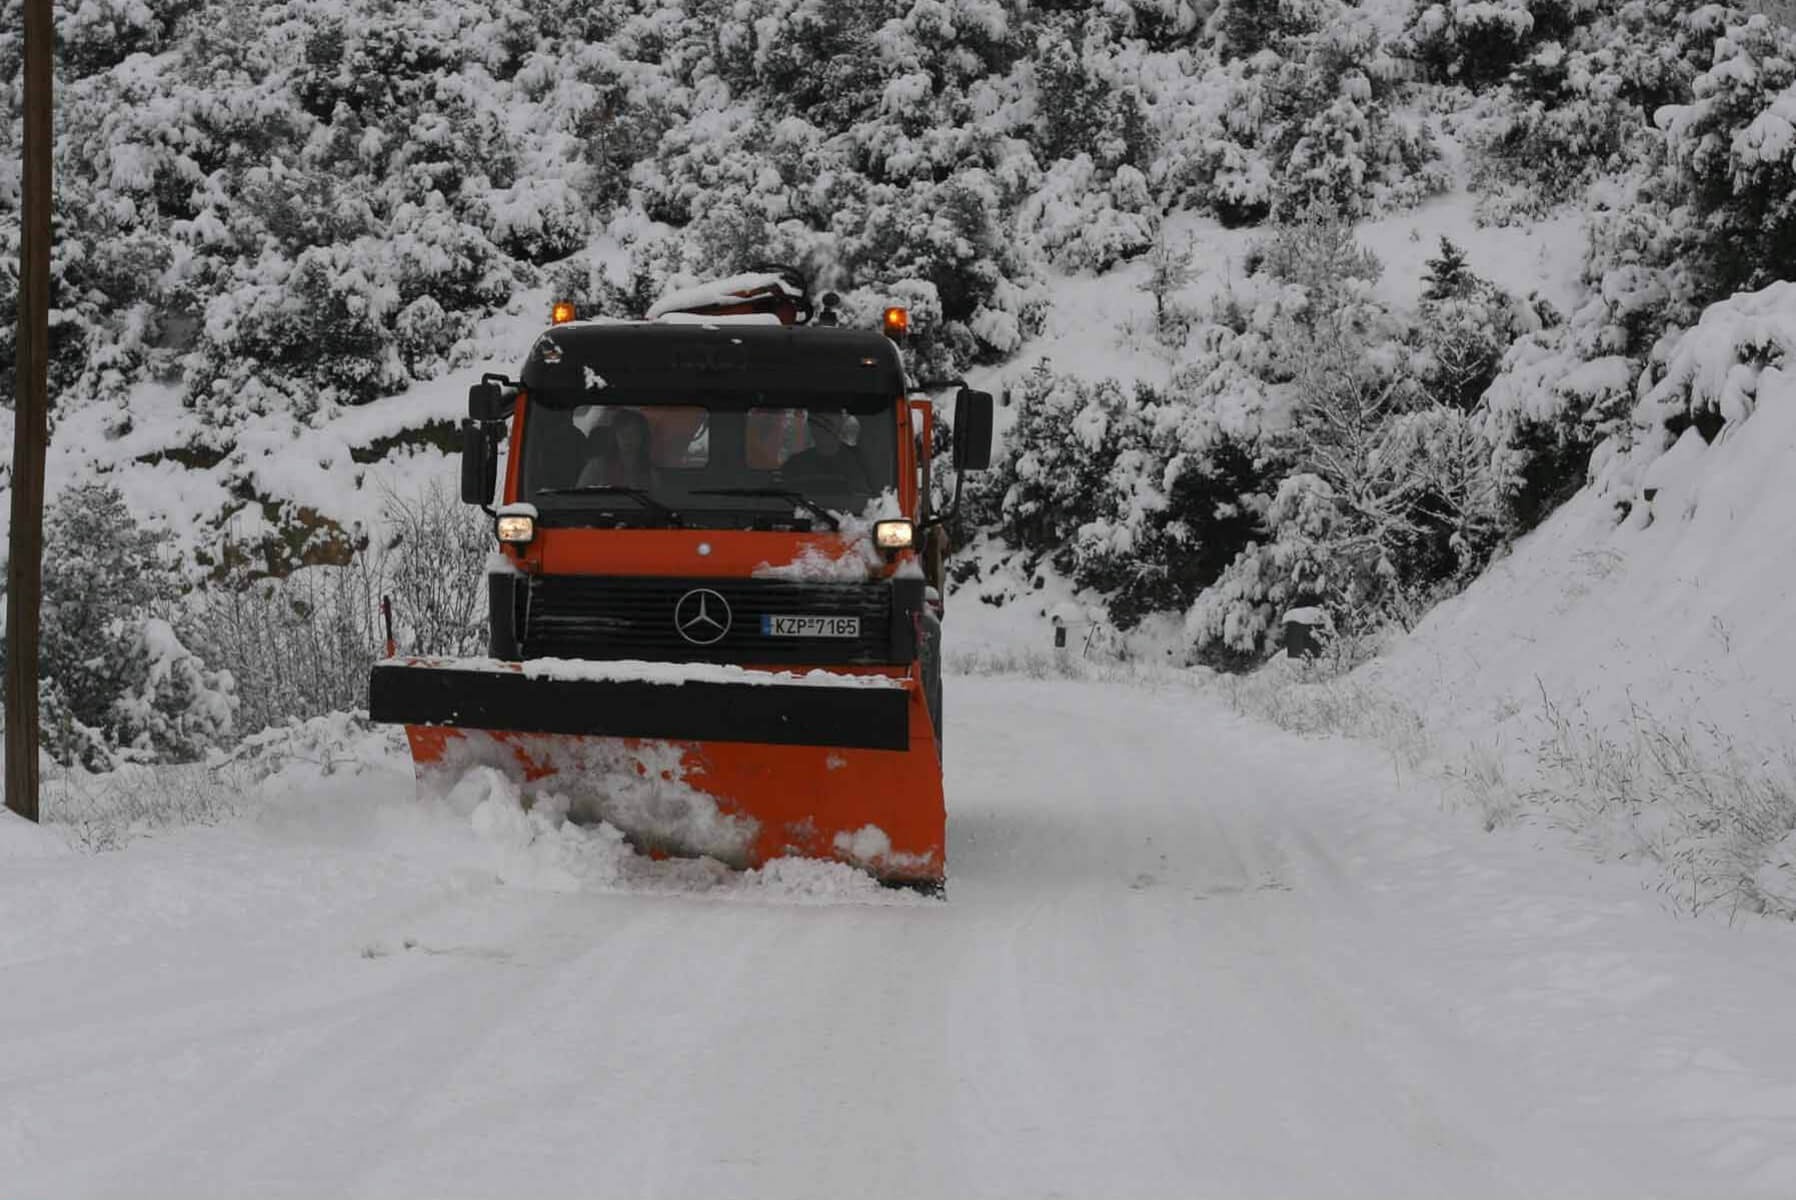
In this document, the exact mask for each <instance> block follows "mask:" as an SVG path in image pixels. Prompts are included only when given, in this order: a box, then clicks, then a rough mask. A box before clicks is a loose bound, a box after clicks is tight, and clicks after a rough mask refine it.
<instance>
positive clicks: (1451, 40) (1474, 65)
mask: <svg viewBox="0 0 1796 1200" xmlns="http://www.w3.org/2000/svg"><path fill="white" fill-rule="evenodd" d="M1593 7H1595V6H1594V5H1593V4H1592V3H1590V0H1445V2H1444V3H1429V2H1428V0H1420V2H1418V3H1417V4H1416V5H1415V8H1414V10H1413V13H1412V15H1411V17H1410V22H1409V26H1408V28H1407V29H1406V30H1405V38H1406V40H1407V42H1408V44H1409V52H1410V54H1411V56H1412V57H1414V58H1415V59H1416V60H1417V61H1418V62H1420V63H1421V64H1422V65H1423V66H1424V68H1426V69H1427V70H1428V71H1429V72H1430V74H1431V75H1433V77H1434V78H1436V79H1440V80H1457V81H1460V82H1463V83H1467V84H1471V85H1473V86H1477V85H1480V84H1487V83H1494V82H1496V81H1497V80H1500V79H1502V78H1504V77H1505V76H1506V75H1508V74H1509V72H1510V70H1511V69H1512V68H1513V67H1514V66H1515V65H1516V64H1517V63H1518V62H1520V61H1521V60H1522V58H1523V57H1524V56H1525V55H1526V53H1527V52H1528V50H1529V48H1530V47H1531V46H1534V45H1539V44H1542V43H1547V42H1555V41H1558V40H1560V39H1563V38H1564V37H1566V36H1567V35H1568V34H1569V33H1571V31H1572V30H1573V28H1574V27H1575V25H1576V24H1577V21H1578V19H1579V18H1580V17H1581V16H1582V15H1583V14H1584V13H1585V12H1587V11H1588V10H1590V9H1591V8H1593Z"/></svg>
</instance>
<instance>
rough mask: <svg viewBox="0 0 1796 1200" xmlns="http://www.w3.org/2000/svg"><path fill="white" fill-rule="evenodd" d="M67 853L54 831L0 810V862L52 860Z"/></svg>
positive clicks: (67, 847)
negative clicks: (9, 860)
mask: <svg viewBox="0 0 1796 1200" xmlns="http://www.w3.org/2000/svg"><path fill="white" fill-rule="evenodd" d="M68 852H69V846H68V843H67V842H64V841H63V840H62V838H60V837H58V836H57V834H56V832H55V831H54V830H51V829H46V828H44V827H43V826H42V825H34V824H32V823H31V822H30V821H27V820H26V819H25V818H24V817H21V816H19V815H18V814H17V813H14V812H12V811H11V810H10V809H4V808H0V860H6V859H15V858H53V857H55V856H57V855H60V854H67V853H68Z"/></svg>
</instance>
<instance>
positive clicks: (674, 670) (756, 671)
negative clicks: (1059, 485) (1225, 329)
mask: <svg viewBox="0 0 1796 1200" xmlns="http://www.w3.org/2000/svg"><path fill="white" fill-rule="evenodd" d="M767 290H768V291H770V292H772V293H773V298H774V299H775V300H777V301H778V302H779V303H778V304H777V305H775V304H760V303H757V300H756V298H755V297H754V296H753V295H750V296H748V297H747V298H745V299H742V300H741V301H740V302H739V303H736V302H732V301H730V300H727V299H726V301H725V302H724V303H722V304H719V303H717V302H716V301H713V302H712V304H711V306H710V308H709V309H708V310H704V311H700V312H698V313H692V312H684V313H676V314H675V315H673V316H671V317H669V316H664V317H663V318H662V319H660V320H651V321H579V320H564V321H560V322H558V323H557V324H554V325H552V326H551V327H550V328H549V329H547V330H545V331H544V332H543V333H542V334H541V336H539V337H538V338H537V339H536V342H535V344H534V345H533V346H532V347H531V349H530V352H529V355H528V357H527V359H526V361H525V363H524V367H523V369H522V371H521V372H520V377H519V378H518V379H517V380H515V381H514V380H510V379H506V378H503V377H497V376H488V377H486V378H484V379H483V380H482V381H481V383H480V384H478V385H476V386H475V387H474V388H472V389H471V391H470V396H469V419H468V420H467V422H466V423H465V424H464V439H465V440H464V449H463V473H462V492H463V499H464V500H466V501H468V502H470V503H476V504H481V505H482V506H483V507H487V508H488V510H489V511H490V512H491V513H492V514H493V517H494V531H495V536H496V539H497V542H498V547H497V552H496V553H495V555H494V556H493V558H492V560H491V562H490V564H489V572H488V576H487V585H488V600H489V608H490V629H491V642H490V656H489V657H488V658H487V659H482V660H444V659H420V658H401V657H390V658H389V659H387V660H385V661H383V662H382V663H381V664H379V665H377V666H376V668H375V672H374V678H373V680H372V683H371V696H370V707H371V710H372V713H373V716H374V718H375V719H376V720H387V721H395V722H400V723H403V724H405V725H406V727H407V731H408V736H409V738H410V741H411V746H412V750H413V756H414V760H415V761H416V764H417V767H418V772H419V778H420V782H421V784H424V785H426V786H429V787H432V788H434V789H438V790H440V789H442V788H445V787H449V786H453V781H454V778H456V777H457V776H458V775H459V774H460V772H462V771H464V770H466V769H467V768H468V767H469V766H471V765H491V766H498V767H501V768H503V769H505V770H507V771H508V772H509V773H511V774H512V775H513V777H514V778H516V779H518V781H519V783H520V786H521V787H522V788H523V790H524V792H525V794H526V796H527V797H529V798H534V797H537V796H540V795H542V794H547V793H551V792H553V793H557V794H558V795H559V796H560V797H561V798H562V799H563V800H565V801H566V802H567V803H568V805H569V811H570V814H571V815H572V816H574V817H575V818H578V819H587V820H598V821H606V822H609V823H611V824H613V825H614V826H616V827H617V828H619V829H621V830H622V831H623V832H624V833H625V834H626V835H627V836H629V837H630V838H631V839H632V840H633V841H634V842H636V843H637V844H638V845H639V846H640V847H642V848H643V849H645V850H648V851H650V852H653V853H669V854H705V855H710V856H712V857H715V858H718V859H720V860H722V861H724V862H726V863H729V864H730V865H732V866H737V867H743V868H754V867H760V866H764V865H765V864H766V863H768V862H770V861H772V860H774V859H777V858H780V857H785V856H789V855H801V856H805V857H822V858H834V859H838V860H842V861H845V862H849V863H852V864H854V865H856V866H859V867H862V868H865V869H866V870H869V871H871V872H872V873H874V874H875V875H877V876H878V877H880V878H882V879H886V880H890V881H894V882H902V883H909V884H918V885H923V886H926V887H939V886H940V885H941V883H942V882H943V880H944V878H945V866H946V864H945V858H946V853H945V832H946V830H945V821H946V816H945V807H944V801H943V796H942V785H941V765H940V763H941V719H942V698H941V616H942V610H941V602H940V597H941V595H942V580H941V577H940V571H941V566H940V563H941V554H940V547H941V541H942V538H943V536H944V535H943V528H942V526H943V521H944V520H945V519H946V516H947V514H942V513H937V512H935V511H934V510H933V509H932V507H931V504H930V495H931V488H930V480H929V468H930V456H929V454H928V453H927V450H926V448H927V447H929V446H931V445H932V444H933V440H934V427H935V413H934V409H933V406H932V404H931V403H930V402H929V401H928V400H927V399H926V398H925V397H923V396H922V395H920V394H914V393H913V389H912V388H911V387H910V385H909V380H908V379H907V376H906V371H905V366H904V362H903V358H902V355H901V352H900V347H899V341H898V337H897V336H895V335H901V334H902V332H903V325H904V320H903V317H902V310H889V311H888V314H887V316H886V318H885V320H884V322H883V324H884V325H885V330H884V331H871V330H866V331H863V330H855V329H849V328H845V327H841V326H839V325H832V324H829V323H826V322H818V323H806V324H796V323H793V322H794V321H795V320H796V319H799V318H800V317H801V316H802V315H807V314H808V310H809V306H808V304H804V305H794V304H793V303H792V301H791V297H790V295H789V293H790V292H791V290H792V289H790V288H789V287H780V288H771V289H767ZM800 299H802V297H800ZM745 310H746V311H745ZM894 313H895V314H897V315H893V314H894ZM557 315H558V316H564V315H571V314H565V313H558V314H557ZM991 426H992V402H991V397H990V396H989V395H987V394H985V393H982V392H976V391H972V390H970V389H967V388H965V387H961V388H960V390H959V392H958V395H957V398H956V405H955V412H954V428H953V434H954V437H953V456H952V458H953V462H954V464H955V468H956V471H957V473H958V472H959V471H964V470H970V469H979V468H982V467H984V466H985V465H986V463H987V461H988V459H989V456H990V444H991ZM501 445H503V447H504V450H505V453H504V455H503V466H502V469H501V463H500V458H501V456H500V453H499V451H500V447H501ZM955 492H956V495H958V492H959V480H958V478H957V479H956V484H955ZM495 493H497V495H496V496H495ZM495 500H496V503H495V502H494V501H495Z"/></svg>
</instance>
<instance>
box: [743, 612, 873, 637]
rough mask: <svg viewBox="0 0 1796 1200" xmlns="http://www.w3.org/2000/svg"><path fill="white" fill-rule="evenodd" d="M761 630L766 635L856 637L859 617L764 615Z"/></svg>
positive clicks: (859, 632) (859, 624) (858, 632)
mask: <svg viewBox="0 0 1796 1200" xmlns="http://www.w3.org/2000/svg"><path fill="white" fill-rule="evenodd" d="M761 632H762V633H763V634H766V635H767V636H768V637H812V638H857V637H859V636H861V619H860V618H859V617H796V616H773V615H766V616H763V617H762V618H761Z"/></svg>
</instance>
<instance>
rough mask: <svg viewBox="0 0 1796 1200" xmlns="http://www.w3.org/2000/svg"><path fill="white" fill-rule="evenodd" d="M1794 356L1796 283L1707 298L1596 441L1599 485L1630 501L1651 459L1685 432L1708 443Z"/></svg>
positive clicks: (1779, 377) (1747, 412)
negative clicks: (1622, 414) (1620, 419)
mask: <svg viewBox="0 0 1796 1200" xmlns="http://www.w3.org/2000/svg"><path fill="white" fill-rule="evenodd" d="M1792 355H1796V283H1788V282H1785V283H1774V284H1772V285H1771V286H1770V287H1767V288H1764V289H1763V290H1761V291H1757V292H1742V293H1740V294H1739V295H1736V296H1733V297H1731V298H1729V299H1727V300H1724V301H1722V302H1721V303H1719V304H1715V305H1712V306H1711V307H1710V308H1709V309H1708V310H1707V311H1705V312H1704V313H1703V315H1702V319H1701V321H1699V322H1698V323H1697V325H1696V327H1695V328H1694V329H1691V330H1689V331H1688V332H1686V333H1684V334H1682V335H1681V336H1677V337H1675V338H1668V339H1666V340H1665V341H1664V342H1663V343H1661V345H1660V346H1658V347H1657V348H1655V350H1654V352H1653V355H1652V358H1651V367H1650V370H1649V371H1647V372H1646V373H1645V374H1644V375H1643V376H1642V377H1641V379H1640V381H1639V386H1638V391H1637V393H1636V398H1635V401H1634V403H1633V406H1632V408H1631V411H1630V412H1629V419H1628V422H1627V424H1626V425H1625V426H1624V427H1622V428H1620V429H1618V430H1617V431H1616V432H1615V433H1614V435H1613V436H1611V437H1610V438H1609V439H1607V440H1606V441H1605V442H1604V443H1603V445H1602V446H1601V447H1600V448H1599V452H1598V458H1597V461H1596V463H1595V464H1594V466H1593V473H1594V474H1595V475H1596V478H1597V482H1598V484H1599V486H1601V487H1602V488H1603V489H1604V490H1605V491H1608V492H1611V493H1614V494H1615V495H1616V497H1617V499H1618V501H1620V502H1622V503H1623V505H1624V507H1625V506H1628V505H1632V504H1633V503H1634V501H1635V498H1636V496H1637V495H1638V493H1639V490H1640V489H1641V488H1642V487H1646V486H1650V478H1651V470H1652V467H1653V465H1654V463H1655V462H1657V461H1658V460H1659V458H1660V457H1661V456H1663V455H1665V454H1666V453H1667V452H1668V451H1670V450H1671V449H1672V448H1673V447H1674V446H1675V445H1676V444H1677V443H1678V441H1679V440H1680V439H1681V438H1683V437H1685V436H1686V434H1687V433H1689V434H1690V435H1691V436H1697V437H1700V438H1701V440H1702V442H1705V443H1706V442H1713V441H1715V440H1717V439H1718V438H1722V437H1727V436H1732V435H1733V433H1734V432H1735V431H1736V430H1738V429H1739V428H1740V427H1741V426H1742V425H1744V424H1745V422H1746V420H1747V418H1749V417H1750V416H1751V415H1752V413H1753V410H1754V409H1755V408H1756V407H1757V405H1758V403H1759V396H1760V394H1761V392H1762V391H1774V390H1776V389H1777V388H1778V387H1780V386H1782V385H1783V383H1784V381H1785V380H1786V378H1787V377H1788V375H1789V368H1788V366H1787V364H1788V363H1789V362H1790V361H1791V357H1792ZM1642 511H1644V510H1642Z"/></svg>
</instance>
